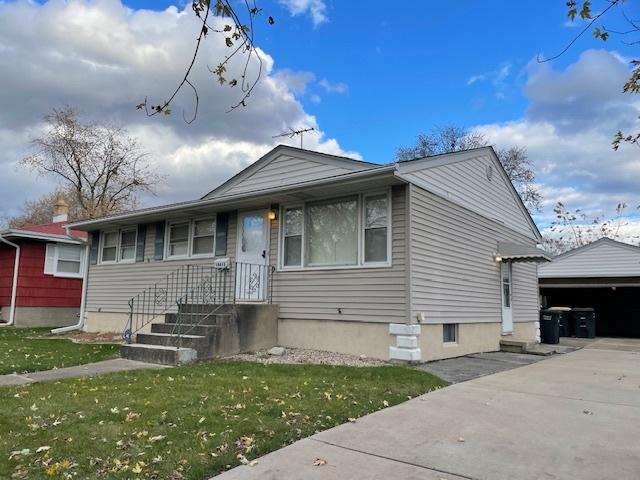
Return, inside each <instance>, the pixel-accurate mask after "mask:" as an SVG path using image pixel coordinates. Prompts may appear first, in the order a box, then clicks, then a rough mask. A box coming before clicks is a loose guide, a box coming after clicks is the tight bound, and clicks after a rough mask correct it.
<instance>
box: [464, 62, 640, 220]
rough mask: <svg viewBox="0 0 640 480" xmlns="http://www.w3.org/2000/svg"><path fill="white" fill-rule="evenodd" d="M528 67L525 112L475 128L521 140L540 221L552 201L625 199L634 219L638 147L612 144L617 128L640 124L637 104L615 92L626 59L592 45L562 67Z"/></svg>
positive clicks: (601, 204) (506, 140) (639, 180)
mask: <svg viewBox="0 0 640 480" xmlns="http://www.w3.org/2000/svg"><path fill="white" fill-rule="evenodd" d="M603 72H606V74H603ZM527 74H528V79H527V83H526V94H527V96H528V97H529V99H530V106H529V108H528V110H527V112H526V114H525V116H524V117H523V118H521V119H519V120H516V121H512V122H505V123H497V124H489V125H481V126H479V127H477V128H478V130H479V131H481V132H483V133H484V134H486V135H487V137H488V138H489V139H490V141H491V142H492V143H494V144H496V145H499V146H501V147H506V146H511V145H519V146H525V147H526V148H527V151H528V153H529V157H530V159H531V160H532V161H533V162H534V164H535V170H536V172H537V181H538V182H539V183H540V188H541V191H542V193H543V195H544V202H543V207H544V210H543V212H542V213H540V214H537V215H536V220H537V221H538V222H539V224H540V226H541V228H545V227H546V226H547V225H548V224H549V223H550V222H551V221H552V220H553V212H552V209H553V206H554V205H555V204H556V203H557V202H558V201H562V202H563V203H565V205H567V207H568V208H570V209H576V208H580V209H581V210H582V211H585V212H587V213H589V214H590V215H595V216H610V215H612V214H613V211H614V210H615V208H616V205H617V204H618V203H619V202H626V203H627V204H628V205H629V209H628V216H629V218H630V219H631V220H633V222H632V223H633V224H634V225H635V224H636V223H638V221H640V219H639V218H638V211H637V210H636V209H635V207H636V206H637V205H640V156H638V149H637V147H635V146H629V145H623V146H622V147H621V148H620V150H619V151H617V152H616V151H614V150H613V149H612V148H611V141H612V139H613V135H614V134H615V132H616V131H617V129H618V128H628V129H629V130H630V131H638V130H640V125H639V124H638V121H637V117H638V115H639V114H640V108H638V106H637V105H636V104H634V103H633V100H634V99H633V97H632V96H629V95H621V94H620V93H619V92H620V90H621V87H622V84H623V83H624V81H625V80H626V78H627V77H628V75H629V69H628V66H627V65H625V64H624V63H623V62H622V61H621V60H620V59H619V57H618V56H616V55H615V54H612V53H609V52H605V51H596V50H592V51H587V52H585V53H583V55H581V57H580V58H579V59H578V60H577V61H576V62H575V63H574V64H572V65H569V66H568V67H567V68H566V69H564V70H555V69H554V68H553V66H551V65H548V64H545V65H537V64H533V63H532V64H531V65H530V66H529V68H528V71H527Z"/></svg>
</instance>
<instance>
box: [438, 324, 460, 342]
mask: <svg viewBox="0 0 640 480" xmlns="http://www.w3.org/2000/svg"><path fill="white" fill-rule="evenodd" d="M448 325H453V341H449V342H446V341H445V340H444V328H445V327H446V326H448ZM459 325H460V324H459V323H443V324H442V344H443V345H444V346H445V347H452V346H455V345H458V344H460V341H459V338H458V335H459V333H460V327H459Z"/></svg>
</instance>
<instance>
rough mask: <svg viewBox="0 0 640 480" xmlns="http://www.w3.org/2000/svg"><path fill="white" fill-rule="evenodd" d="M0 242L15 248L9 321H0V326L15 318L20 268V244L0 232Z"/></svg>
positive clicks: (11, 323) (6, 325) (13, 321)
mask: <svg viewBox="0 0 640 480" xmlns="http://www.w3.org/2000/svg"><path fill="white" fill-rule="evenodd" d="M0 242H3V243H6V244H7V245H9V246H11V247H13V248H15V249H16V258H15V260H14V262H13V283H12V284H11V307H10V310H9V322H8V323H0V327H9V326H11V325H13V324H14V323H15V320H16V296H17V293H18V269H19V268H20V245H18V244H16V243H13V242H10V241H9V240H7V239H6V238H4V237H3V236H2V235H1V234H0Z"/></svg>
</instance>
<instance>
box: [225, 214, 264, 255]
mask: <svg viewBox="0 0 640 480" xmlns="http://www.w3.org/2000/svg"><path fill="white" fill-rule="evenodd" d="M252 213H253V214H258V213H259V214H264V221H265V225H264V229H265V232H264V234H265V235H266V242H265V250H264V251H265V254H264V260H265V263H264V264H265V265H267V266H268V265H269V259H270V257H271V255H270V253H271V252H270V250H271V220H269V208H268V207H266V208H251V209H247V210H238V211H237V214H236V255H235V258H236V262H240V263H243V262H242V260H239V256H240V254H241V252H242V244H241V242H242V225H241V223H240V217H241V216H242V215H243V214H252ZM227 245H228V242H227Z"/></svg>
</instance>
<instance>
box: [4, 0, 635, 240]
mask: <svg viewBox="0 0 640 480" xmlns="http://www.w3.org/2000/svg"><path fill="white" fill-rule="evenodd" d="M124 1H125V3H124V5H123V4H122V3H121V0H68V1H63V0H51V1H47V2H40V3H32V2H27V1H24V0H16V1H5V2H1V1H0V71H2V72H3V75H2V76H1V77H0V102H2V105H3V109H2V110H1V111H0V164H2V165H3V171H4V172H5V175H4V176H3V177H1V178H0V192H2V193H0V195H1V196H2V197H1V201H0V217H8V216H11V215H15V214H17V213H18V212H19V211H20V207H21V205H22V204H23V202H24V201H25V200H28V199H33V198H34V197H37V196H39V195H40V194H42V193H44V192H46V191H50V190H52V189H53V188H55V184H54V182H52V181H51V179H46V178H39V177H37V176H35V175H34V174H33V173H31V172H28V171H25V170H24V169H21V168H20V167H18V166H17V163H16V162H17V160H19V159H20V158H22V157H23V156H25V155H28V154H29V153H31V151H30V146H29V140H30V139H31V138H33V137H34V136H37V135H38V134H39V133H41V132H42V128H43V125H42V122H41V118H42V116H43V115H44V114H45V113H47V111H49V110H50V109H51V108H54V107H61V106H63V105H72V106H76V107H78V108H80V109H81V111H82V113H83V115H85V117H86V118H88V119H95V118H99V119H107V120H109V121H113V122H117V123H119V124H122V125H123V126H125V127H126V128H127V129H128V130H129V132H130V133H131V134H132V135H135V136H136V137H137V138H139V139H140V140H141V143H142V145H143V147H144V148H145V149H147V150H148V151H149V152H150V154H151V157H152V158H153V162H154V163H156V164H157V167H158V169H159V170H161V171H162V172H163V173H165V174H166V176H167V179H166V181H165V182H163V183H162V184H160V185H159V186H158V189H157V195H156V196H153V197H145V198H143V203H144V204H158V203H169V202H172V201H178V200H185V199H191V198H196V197H198V196H200V195H201V194H202V193H204V192H206V191H209V190H211V189H212V188H213V187H215V186H216V185H217V184H219V183H221V182H222V181H224V180H225V179H226V178H228V177H229V176H231V175H233V174H234V173H236V172H237V171H239V170H240V169H241V168H244V167H245V166H247V165H248V164H249V163H251V162H253V161H255V160H256V159H257V158H258V157H259V156H261V155H262V154H264V153H265V152H266V151H268V150H269V149H270V148H272V147H273V145H274V144H275V143H276V141H274V140H273V139H272V136H273V135H275V134H277V133H280V132H282V131H283V130H284V129H286V128H288V127H294V128H300V127H314V128H316V129H317V130H318V132H319V134H317V135H309V136H307V137H306V138H305V147H307V148H310V149H316V150H319V151H325V152H329V153H336V154H344V155H353V156H356V157H360V158H364V159H366V160H369V161H375V162H379V163H386V162H389V161H391V160H392V159H393V156H394V152H395V150H396V148H398V147H400V146H408V145H410V144H412V143H413V142H414V141H415V138H416V136H417V135H418V134H419V133H421V132H425V131H428V130H430V129H431V128H433V127H435V126H439V125H445V124H452V123H453V124H457V125H461V126H464V127H468V128H471V129H477V130H479V131H481V132H482V133H484V134H485V135H486V136H487V138H488V139H489V140H490V141H491V142H492V143H494V144H496V145H497V146H498V147H509V146H512V145H518V146H523V147H526V148H527V150H528V152H529V157H530V159H531V160H532V162H533V165H534V168H535V171H536V174H537V183H538V186H539V188H540V189H541V191H542V193H543V195H544V203H543V210H542V211H541V212H538V213H536V215H535V218H536V220H537V221H538V223H539V225H540V226H541V228H543V229H544V228H545V226H547V225H548V224H549V222H550V221H551V219H552V216H553V214H552V208H553V206H554V205H555V204H556V202H558V201H563V202H565V203H566V204H567V205H568V206H569V207H571V208H581V209H583V210H585V211H588V212H589V213H591V214H593V215H599V216H607V215H610V214H611V213H612V211H613V209H614V208H615V206H616V204H617V203H618V202H627V203H628V204H629V205H630V208H629V209H628V216H629V217H630V219H631V222H632V223H633V228H634V229H635V230H634V232H638V233H640V221H638V220H637V215H636V214H635V213H634V212H636V210H634V209H635V206H636V205H638V204H640V188H639V187H640V185H639V182H638V180H637V179H638V178H640V160H639V157H638V155H637V148H636V147H625V148H623V149H622V151H621V152H617V153H614V152H613V151H612V150H611V148H610V142H611V139H612V136H613V134H614V133H615V131H617V129H618V128H624V129H627V130H629V131H634V130H635V131H640V123H639V122H638V121H637V120H636V119H637V117H638V114H639V113H640V102H637V100H636V99H635V98H634V97H631V96H629V95H623V94H622V93H621V88H622V84H623V83H624V81H625V80H626V78H627V77H628V75H629V60H630V59H632V58H634V55H635V50H634V48H635V47H629V46H626V45H624V44H623V43H622V42H620V41H619V39H617V38H612V39H611V40H610V41H609V42H608V43H607V44H602V43H601V42H599V41H597V40H595V39H594V38H593V37H592V35H591V34H587V35H585V37H584V38H582V39H581V40H579V41H578V42H577V43H576V45H575V46H574V47H573V48H572V49H571V50H570V51H569V52H567V53H566V54H565V55H563V56H562V57H561V58H560V59H558V60H555V61H554V62H552V63H548V64H544V65H541V64H539V63H537V62H536V61H535V58H536V56H537V55H538V54H539V53H541V54H543V55H547V56H550V55H552V54H554V53H556V52H558V51H559V50H560V49H561V48H562V47H563V46H564V45H565V44H566V43H567V42H568V41H569V40H570V39H571V38H572V37H573V36H574V35H575V34H576V33H577V31H578V27H577V26H576V25H573V26H572V25H569V24H568V22H567V21H566V11H565V10H566V7H565V5H564V4H565V2H564V1H563V0H553V1H545V2H527V3H526V4H521V3H513V2H505V1H504V0H502V1H498V0H484V1H482V2H481V1H475V2H472V1H458V2H433V1H417V0H416V1H410V2H402V3H399V4H397V5H394V6H393V8H391V7H390V6H389V4H388V3H387V2H384V3H383V2H377V1H370V2H354V1H342V2H338V1H330V0H264V1H262V0H261V1H259V6H261V7H262V8H263V9H264V12H265V16H266V15H272V16H273V17H274V18H275V20H276V23H275V25H273V26H268V25H266V23H263V24H262V25H260V27H259V28H258V29H257V30H256V43H257V45H258V46H259V47H260V48H261V49H262V51H263V52H264V55H265V59H266V61H267V65H268V72H267V73H266V74H265V76H264V77H263V79H262V80H261V82H260V84H259V87H258V89H257V91H256V93H255V95H254V97H253V98H252V99H250V101H249V106H248V107H247V108H246V109H244V110H242V111H235V112H234V113H231V114H227V113H225V111H226V110H227V109H228V107H229V105H230V104H231V103H233V101H234V100H235V99H234V97H233V92H232V91H230V90H229V89H228V88H220V87H218V86H217V85H215V82H214V81H212V80H213V79H212V76H211V75H210V74H209V73H208V71H207V68H206V67H207V65H211V64H212V63H214V62H216V61H217V59H219V58H220V56H221V55H224V54H225V53H226V49H225V47H224V45H222V44H221V42H220V41H219V38H217V37H215V36H210V37H209V38H208V40H207V41H206V42H205V45H204V47H203V51H202V54H201V57H200V59H199V62H198V63H197V65H196V67H195V69H194V75H193V80H194V82H195V83H196V84H197V86H198V88H199V91H200V95H201V103H200V113H199V117H198V120H197V121H196V122H195V123H194V124H193V125H186V124H185V123H184V122H183V121H182V116H181V115H180V114H179V112H180V111H181V110H182V109H185V111H186V112H189V111H190V109H191V108H192V106H193V103H192V102H193V99H192V98H191V97H189V95H188V94H184V95H181V96H179V97H178V99H177V101H176V104H175V105H174V111H175V112H176V115H173V116H171V117H170V118H153V119H148V118H146V117H145V116H144V115H140V114H139V112H136V111H135V109H134V108H133V106H134V105H135V104H136V103H138V102H139V101H141V100H142V99H143V98H144V96H145V95H147V94H148V95H150V97H151V98H152V101H153V99H155V100H160V99H162V98H164V97H165V96H166V94H167V92H169V91H171V88H172V87H174V86H175V83H176V81H177V80H178V79H179V78H180V77H181V75H182V74H183V72H184V65H186V63H187V62H188V60H189V55H190V53H191V51H192V48H193V42H194V40H195V36H196V32H197V28H198V26H197V23H196V21H195V18H194V16H193V14H192V13H191V12H190V9H189V8H187V10H186V11H185V12H184V13H182V10H183V9H184V8H185V5H186V6H187V7H188V3H185V2H180V3H178V4H174V3H173V2H162V1H153V2H152V1H133V0H124ZM604 2H605V0H599V1H594V2H593V3H594V10H595V11H597V9H598V8H599V6H600V5H603V4H604ZM172 5H176V6H175V7H171V6H172ZM170 7H171V8H170ZM167 8H169V9H168V10H167ZM625 8H628V10H629V12H630V13H631V14H634V12H635V9H636V5H635V3H634V2H627V3H626V7H625ZM145 9H149V10H145ZM151 9H153V10H151ZM619 18H620V17H616V16H614V17H612V18H611V19H610V20H608V21H607V22H606V24H607V26H609V27H620V25H619V23H620V22H619V21H618V20H619ZM26 24H29V25H30V26H31V27H30V28H28V29H25V28H21V26H22V25H26ZM292 143H294V144H295V143H296V142H295V141H294V142H292Z"/></svg>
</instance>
